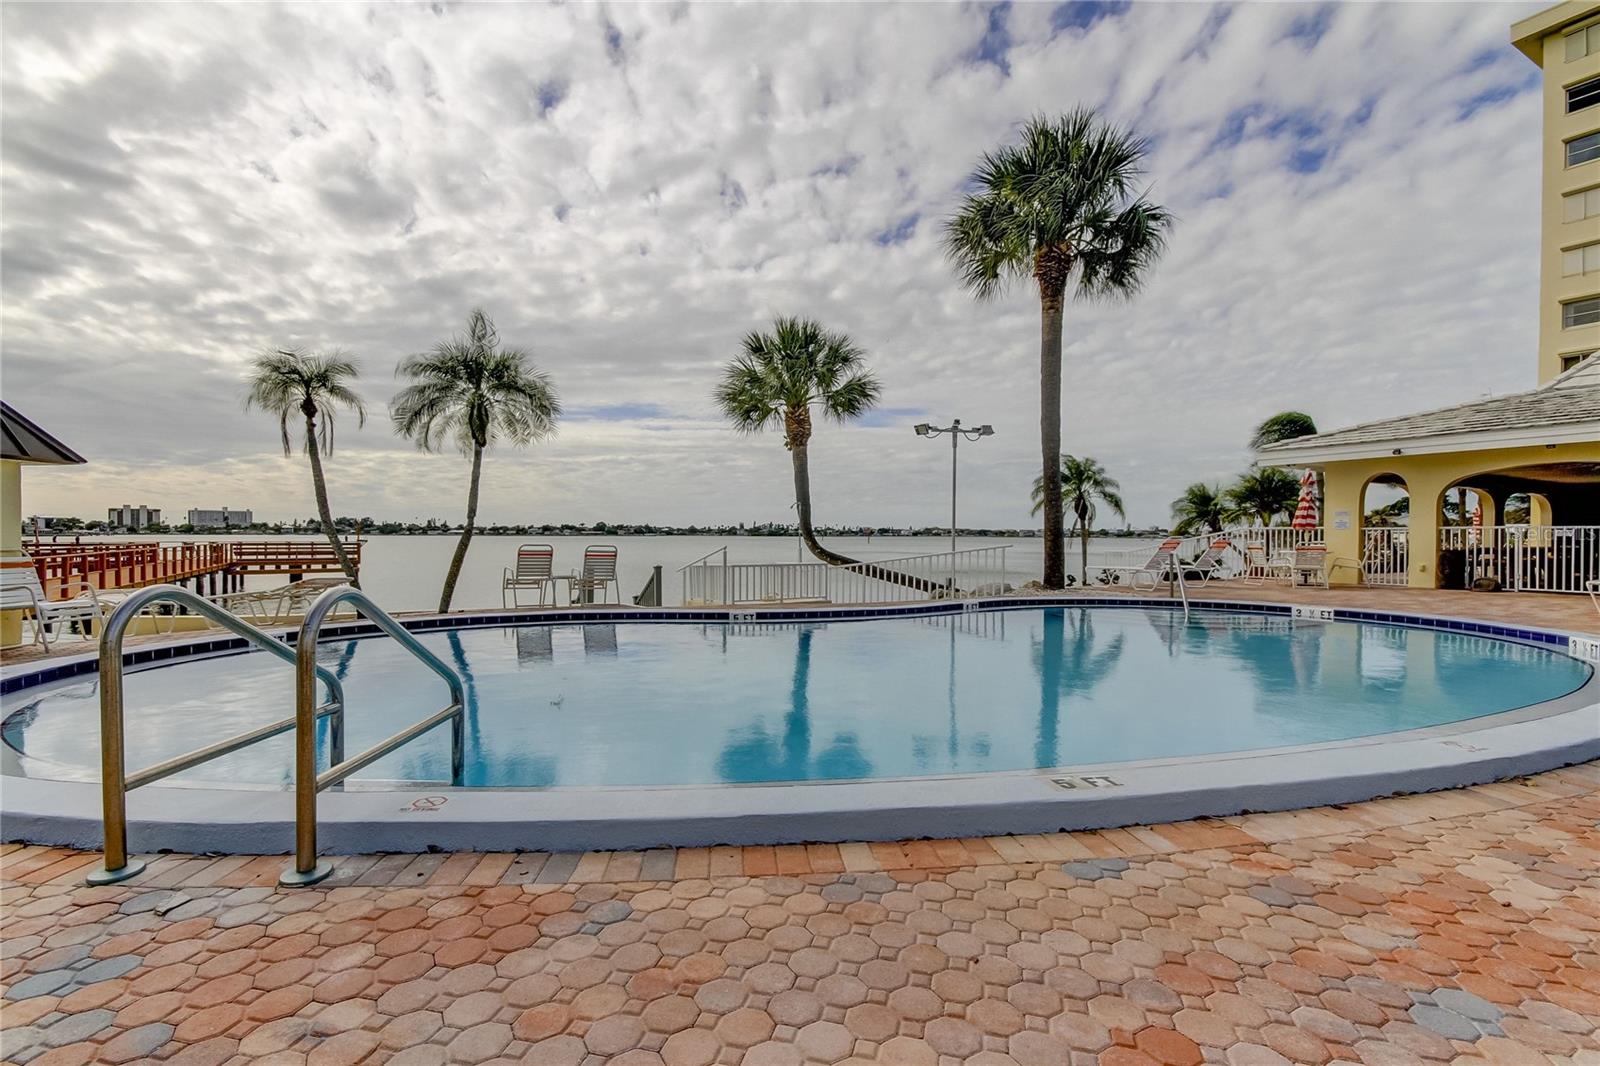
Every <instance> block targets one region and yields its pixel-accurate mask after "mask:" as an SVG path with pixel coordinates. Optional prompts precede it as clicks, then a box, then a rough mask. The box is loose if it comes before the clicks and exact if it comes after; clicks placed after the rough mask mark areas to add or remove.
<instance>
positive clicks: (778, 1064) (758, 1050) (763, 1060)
mask: <svg viewBox="0 0 1600 1066" xmlns="http://www.w3.org/2000/svg"><path fill="white" fill-rule="evenodd" d="M828 887H829V888H832V887H834V886H832V885H829V886H828ZM801 1061H802V1060H801V1058H800V1051H799V1049H798V1048H796V1047H795V1046H794V1045H793V1044H791V1043H789V1042H788V1041H785V1040H768V1041H767V1042H766V1043H764V1044H757V1045H756V1046H755V1047H753V1048H751V1049H750V1050H749V1051H746V1052H745V1053H744V1058H742V1059H740V1060H739V1063H740V1066H800V1063H801Z"/></svg>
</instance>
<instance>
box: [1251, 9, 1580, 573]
mask: <svg viewBox="0 0 1600 1066" xmlns="http://www.w3.org/2000/svg"><path fill="white" fill-rule="evenodd" d="M1511 40H1512V44H1513V45H1514V46H1515V47H1516V48H1517V49H1518V50H1519V51H1521V52H1522V53H1523V54H1524V55H1526V56H1528V58H1530V59H1532V60H1533V61H1534V62H1535V63H1537V64H1539V66H1540V68H1541V69H1542V70H1543V72H1544V79H1543V82H1544V88H1543V101H1544V106H1543V142H1542V143H1543V152H1542V160H1543V172H1544V176H1543V181H1542V183H1541V190H1540V197H1541V203H1540V219H1541V236H1540V242H1541V243H1540V256H1539V264H1540V267H1539V269H1540V286H1539V308H1538V315H1539V350H1538V353H1537V364H1536V380H1537V382H1538V385H1539V387H1537V388H1535V389H1532V390H1530V391H1528V392H1521V393H1516V394H1513V395H1508V396H1497V397H1494V398H1492V399H1488V400H1479V401H1476V402H1473V403H1467V404H1461V405H1458V406H1455V407H1448V408H1443V409H1439V410H1434V411H1425V412H1422V413H1420V414H1414V415H1405V416H1402V417H1399V418H1390V419H1384V420H1382V421H1378V422H1369V423H1365V424H1363V425H1359V426H1352V427H1349V428H1347V429H1340V430H1335V431H1332V432H1328V433H1319V434H1316V435H1315V436H1310V437H1302V438H1299V439H1298V440H1292V441H1284V442H1281V443H1279V444H1274V445H1270V446H1268V447H1265V448H1262V449H1261V450H1260V451H1259V453H1258V457H1257V461H1258V462H1259V463H1261V464H1263V465H1272V466H1284V467H1290V468H1300V467H1310V468H1313V469H1316V470H1319V471H1321V473H1322V476H1323V485H1324V490H1323V492H1324V498H1323V514H1322V523H1323V528H1324V533H1325V537H1326V541H1327V546H1328V554H1329V556H1330V557H1331V558H1333V559H1334V560H1337V561H1340V562H1342V563H1344V564H1346V565H1341V566H1336V567H1335V568H1334V569H1333V571H1332V574H1331V578H1332V580H1333V581H1334V582H1335V583H1346V584H1348V583H1355V582H1360V581H1368V582H1374V583H1376V582H1384V583H1398V584H1406V585H1409V586H1410V587H1412V588H1436V587H1439V586H1441V585H1445V586H1456V587H1460V586H1461V585H1463V584H1465V583H1469V582H1471V581H1473V580H1477V579H1486V580H1488V581H1491V582H1493V583H1495V584H1497V585H1499V586H1500V587H1503V588H1517V589H1528V590H1538V591H1555V592H1581V591H1584V589H1585V587H1586V585H1587V583H1588V582H1589V581H1591V580H1595V579H1597V578H1600V358H1596V357H1595V354H1596V352H1597V350H1600V3H1596V2H1594V0H1569V2H1567V3H1563V4H1558V5H1556V6H1555V7H1552V8H1549V9H1548V10H1545V11H1542V12H1540V13H1538V14H1536V15H1532V16H1530V17H1529V18H1526V19H1523V20H1522V21H1520V22H1518V23H1516V24H1515V25H1514V26H1512V28H1511ZM1375 484H1383V485H1390V486H1398V487H1403V488H1404V489H1405V491H1406V493H1407V494H1408V496H1409V499H1410V516H1409V520H1408V526H1407V528H1406V529H1405V531H1404V532H1403V533H1397V532H1396V531H1394V530H1390V529H1369V528H1367V524H1366V521H1365V519H1364V515H1365V514H1366V513H1367V512H1368V510H1370V506H1371V504H1370V501H1369V499H1368V489H1369V488H1370V487H1371V486H1373V485H1375ZM1463 495H1465V497H1466V500H1467V507H1466V509H1465V512H1463V511H1462V510H1461V508H1460V506H1459V503H1458V502H1457V501H1459V500H1460V499H1461V498H1462V496H1463ZM1513 500H1515V501H1517V503H1518V513H1517V514H1516V515H1515V516H1514V517H1515V518H1516V519H1518V521H1515V522H1510V521H1508V520H1507V516H1506V511H1507V505H1508V503H1509V502H1511V501H1513ZM1447 501H1448V504H1447ZM1524 501H1525V502H1524ZM1447 506H1449V507H1451V508H1453V509H1452V510H1451V511H1450V513H1449V515H1448V517H1447ZM1524 507H1525V508H1526V511H1527V514H1526V516H1524V515H1523V514H1522V513H1521V509H1522V508H1524ZM1474 510H1477V511H1478V512H1479V514H1480V517H1481V527H1478V528H1472V527H1469V525H1468V521H1469V520H1468V518H1467V515H1469V514H1471V512H1472V511H1474Z"/></svg>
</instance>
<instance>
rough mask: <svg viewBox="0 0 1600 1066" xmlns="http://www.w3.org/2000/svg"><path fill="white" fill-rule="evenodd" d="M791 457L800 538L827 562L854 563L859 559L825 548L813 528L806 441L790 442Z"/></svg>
mask: <svg viewBox="0 0 1600 1066" xmlns="http://www.w3.org/2000/svg"><path fill="white" fill-rule="evenodd" d="M789 458H790V460H791V461H792V462H793V463H794V504H795V507H794V510H795V518H796V520H797V521H798V522H799V523H800V539H801V540H802V541H804V542H805V545H806V549H807V550H808V551H810V552H811V554H812V555H815V556H816V557H817V558H818V559H821V560H822V561H823V562H825V563H832V564H833V565H834V566H851V565H854V564H855V563H856V562H857V560H855V559H852V558H850V557H849V556H847V555H840V554H839V553H838V552H834V551H829V550H828V549H827V548H824V547H823V546H822V544H821V543H820V542H819V541H818V540H817V534H816V532H815V531H814V530H813V529H812V528H811V466H810V463H809V459H808V456H807V455H806V443H805V441H803V440H801V441H795V440H791V441H790V442H789Z"/></svg>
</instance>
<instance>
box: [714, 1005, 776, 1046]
mask: <svg viewBox="0 0 1600 1066" xmlns="http://www.w3.org/2000/svg"><path fill="white" fill-rule="evenodd" d="M774 1028H775V1026H774V1024H773V1021H772V1017H771V1015H769V1014H768V1013H767V1012H766V1011H764V1010H756V1009H755V1008H754V1007H742V1008H740V1009H739V1010H736V1011H734V1012H733V1013H732V1014H725V1015H723V1016H722V1018H721V1020H720V1021H718V1022H717V1028H716V1034H717V1039H719V1040H721V1041H722V1042H723V1043H724V1044H726V1045H728V1046H729V1047H736V1048H739V1047H746V1048H747V1047H754V1046H755V1045H756V1044H759V1043H761V1042H762V1041H764V1040H766V1039H767V1038H768V1037H770V1036H772V1030H773V1029H774Z"/></svg>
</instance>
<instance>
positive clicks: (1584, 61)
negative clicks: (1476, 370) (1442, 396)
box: [1511, 0, 1600, 382]
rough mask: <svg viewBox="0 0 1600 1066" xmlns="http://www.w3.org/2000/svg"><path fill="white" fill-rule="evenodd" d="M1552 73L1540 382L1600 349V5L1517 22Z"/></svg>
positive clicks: (1517, 37) (1518, 36)
mask: <svg viewBox="0 0 1600 1066" xmlns="http://www.w3.org/2000/svg"><path fill="white" fill-rule="evenodd" d="M1511 40H1512V43H1513V44H1514V45H1515V46H1516V48H1517V50H1518V51H1520V52H1521V53H1522V54H1523V55H1525V56H1527V57H1528V58H1529V59H1531V60H1533V61H1534V62H1535V63H1537V64H1538V65H1539V67H1540V69H1541V70H1543V71H1544V107H1543V113H1544V142H1543V152H1542V155H1543V160H1542V163H1543V169H1544V180H1543V182H1542V184H1541V189H1540V197H1539V199H1540V203H1539V217H1540V235H1541V245H1540V255H1539V380H1540V381H1541V382H1544V381H1549V380H1550V379H1551V378H1553V377H1555V376H1556V375H1557V374H1559V373H1561V372H1562V371H1564V370H1570V369H1572V368H1573V367H1574V366H1577V365H1578V363H1580V362H1582V361H1583V360H1584V359H1587V358H1589V357H1590V356H1592V355H1594V353H1595V352H1596V351H1597V350H1600V3H1594V2H1593V0H1569V2H1568V3H1564V4H1558V5H1556V6H1555V7H1552V8H1550V9H1549V10H1547V11H1541V12H1540V13H1539V14H1537V15H1532V16H1530V17H1528V18H1525V19H1523V20H1522V21H1521V22H1518V23H1517V24H1516V25H1514V26H1512V27H1511Z"/></svg>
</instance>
